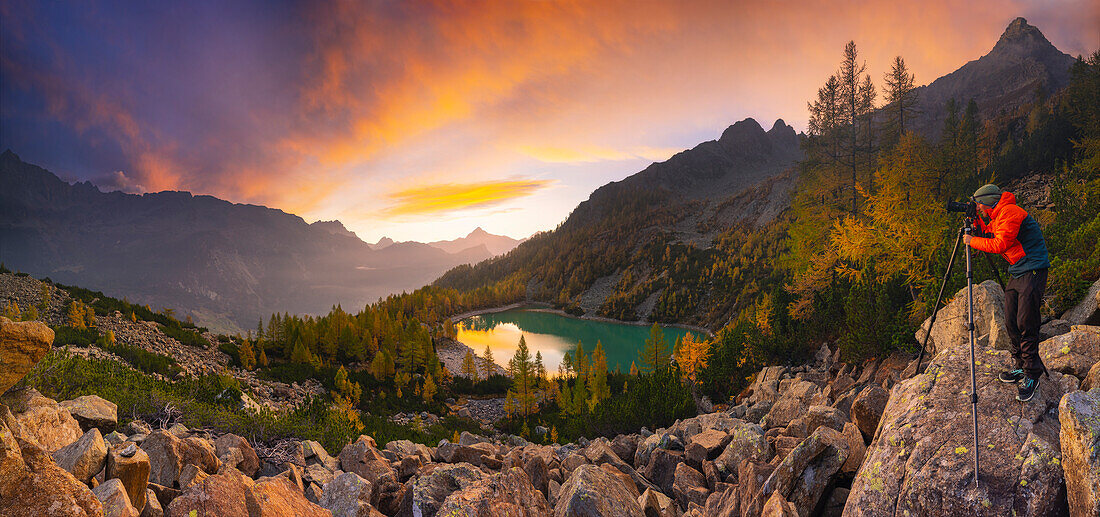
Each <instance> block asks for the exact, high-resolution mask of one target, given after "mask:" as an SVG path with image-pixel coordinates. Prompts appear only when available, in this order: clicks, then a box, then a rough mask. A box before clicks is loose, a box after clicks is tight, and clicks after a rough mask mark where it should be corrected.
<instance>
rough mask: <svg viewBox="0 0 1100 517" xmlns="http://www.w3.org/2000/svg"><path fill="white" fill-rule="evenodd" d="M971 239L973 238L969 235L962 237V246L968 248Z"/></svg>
mask: <svg viewBox="0 0 1100 517" xmlns="http://www.w3.org/2000/svg"><path fill="white" fill-rule="evenodd" d="M973 238H974V237H973V236H971V235H963V244H966V245H967V246H969V245H970V239H973Z"/></svg>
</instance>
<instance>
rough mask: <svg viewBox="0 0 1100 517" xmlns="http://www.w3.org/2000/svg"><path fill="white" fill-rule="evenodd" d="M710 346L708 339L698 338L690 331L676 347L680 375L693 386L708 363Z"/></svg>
mask: <svg viewBox="0 0 1100 517" xmlns="http://www.w3.org/2000/svg"><path fill="white" fill-rule="evenodd" d="M709 347H710V344H709V342H708V341H705V340H696V339H695V336H694V335H692V333H690V332H688V333H687V334H684V338H683V339H682V340H681V341H680V343H678V345H677V347H676V364H677V365H678V366H679V367H680V375H682V376H683V378H684V380H686V381H688V382H689V383H691V384H692V386H694V385H695V380H696V378H697V376H698V374H699V371H700V370H702V369H703V368H705V367H706V365H707V357H708V352H709Z"/></svg>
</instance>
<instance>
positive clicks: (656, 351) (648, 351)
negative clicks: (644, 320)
mask: <svg viewBox="0 0 1100 517" xmlns="http://www.w3.org/2000/svg"><path fill="white" fill-rule="evenodd" d="M670 355H671V354H670V352H669V350H668V343H667V342H666V341H665V333H664V331H662V330H661V327H660V326H659V325H657V324H656V323H654V324H653V326H652V327H650V329H649V339H646V340H645V348H643V349H642V352H641V354H640V357H639V359H640V360H641V362H642V368H641V369H642V371H643V372H645V373H654V372H656V371H658V370H663V369H665V368H668V364H669V357H670Z"/></svg>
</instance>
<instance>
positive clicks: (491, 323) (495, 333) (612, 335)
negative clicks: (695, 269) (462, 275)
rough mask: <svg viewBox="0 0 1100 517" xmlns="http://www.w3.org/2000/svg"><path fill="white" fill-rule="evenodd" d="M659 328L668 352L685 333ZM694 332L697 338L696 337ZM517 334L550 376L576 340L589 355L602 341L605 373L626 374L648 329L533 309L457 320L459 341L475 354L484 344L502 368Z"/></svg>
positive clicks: (646, 335)
mask: <svg viewBox="0 0 1100 517" xmlns="http://www.w3.org/2000/svg"><path fill="white" fill-rule="evenodd" d="M662 328H663V329H664V333H665V340H666V341H667V342H668V346H669V348H670V349H671V347H672V345H673V343H675V342H676V340H677V339H678V338H680V337H682V336H683V335H684V334H687V333H688V331H687V330H684V329H681V328H677V327H662ZM693 334H695V336H696V337H701V336H700V335H699V334H698V333H695V332H693ZM521 335H522V336H524V337H525V339H526V340H527V347H528V348H530V350H531V357H532V358H533V357H534V356H535V352H542V360H543V363H544V364H546V370H547V372H549V373H550V374H556V373H557V371H558V365H559V364H561V360H562V357H564V356H565V353H566V352H572V351H573V350H574V349H575V348H576V347H577V342H578V341H580V342H581V343H583V344H584V351H585V354H591V353H592V350H594V349H595V348H596V340H599V341H600V342H602V343H603V348H604V352H605V353H606V354H607V367H608V369H609V370H612V371H614V370H615V368H616V367H618V368H622V370H623V371H624V372H626V371H629V370H630V363H631V362H632V361H634V360H635V359H636V358H637V357H638V351H639V350H641V349H643V348H644V347H645V340H646V339H647V338H649V327H648V326H641V325H626V324H622V323H610V322H604V321H593V320H585V319H581V318H573V317H569V316H563V315H560V314H556V313H553V312H546V311H540V310H532V309H512V310H507V311H502V312H494V313H490V314H482V315H479V316H471V317H469V318H466V319H464V320H462V321H460V322H458V340H459V341H461V342H462V343H465V344H466V345H467V346H469V347H470V348H473V349H474V350H475V351H476V352H477V353H478V354H479V355H480V354H482V353H483V352H484V351H485V346H486V345H488V346H489V348H490V349H491V350H492V351H493V359H494V360H495V361H496V363H497V364H499V365H501V366H507V365H508V361H509V360H510V359H511V358H512V356H513V355H514V354H515V352H516V345H518V344H519V337H520V336H521Z"/></svg>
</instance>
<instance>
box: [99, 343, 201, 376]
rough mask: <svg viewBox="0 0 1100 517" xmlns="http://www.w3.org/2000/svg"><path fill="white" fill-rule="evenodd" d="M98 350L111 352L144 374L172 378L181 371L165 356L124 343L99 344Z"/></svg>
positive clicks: (174, 362) (173, 361)
mask: <svg viewBox="0 0 1100 517" xmlns="http://www.w3.org/2000/svg"><path fill="white" fill-rule="evenodd" d="M99 346H100V348H102V349H104V350H106V351H108V352H111V353H112V354H115V355H117V356H119V357H121V358H123V359H125V360H126V361H127V362H128V363H130V364H132V365H133V366H134V368H137V369H138V370H141V371H143V372H145V373H159V374H161V375H163V376H165V377H168V378H172V377H174V376H175V375H176V374H177V373H179V372H180V371H182V369H181V368H180V366H179V363H177V362H176V360H175V359H172V358H171V357H168V356H166V355H161V354H157V353H154V352H150V351H148V350H145V349H144V348H140V347H136V346H133V345H127V344H124V343H115V344H111V343H104V342H102V341H101V342H100V344H99Z"/></svg>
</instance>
